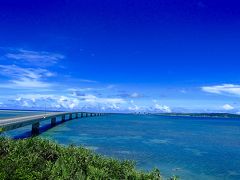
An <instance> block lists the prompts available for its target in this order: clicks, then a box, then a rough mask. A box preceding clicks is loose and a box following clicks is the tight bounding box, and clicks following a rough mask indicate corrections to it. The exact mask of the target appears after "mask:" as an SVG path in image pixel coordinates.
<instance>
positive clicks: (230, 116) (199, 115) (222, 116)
mask: <svg viewBox="0 0 240 180" xmlns="http://www.w3.org/2000/svg"><path fill="white" fill-rule="evenodd" d="M156 115H161V116H185V117H186V116H189V117H211V118H240V115H238V114H230V113H157V114H156Z"/></svg>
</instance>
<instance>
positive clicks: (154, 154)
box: [0, 111, 240, 180]
mask: <svg viewBox="0 0 240 180" xmlns="http://www.w3.org/2000/svg"><path fill="white" fill-rule="evenodd" d="M16 113H17V112H14V113H13V114H14V115H13V116H16ZM25 113H26V112H25ZM30 113H31V112H30ZM20 115H23V114H21V113H20ZM0 116H1V117H6V114H5V115H4V111H0ZM7 116H8V117H10V116H11V115H10V114H9V112H8V115H7ZM59 120H60V119H59ZM0 121H1V119H0ZM49 123H50V122H49V121H46V122H45V123H43V125H42V129H41V131H42V133H41V134H40V137H42V138H47V139H51V140H53V141H56V142H58V143H61V144H64V145H69V144H74V145H78V146H84V147H87V148H89V149H92V150H93V151H95V152H97V153H100V154H103V155H106V156H110V157H114V158H118V159H129V160H134V161H136V165H137V168H138V169H141V170H145V171H147V170H151V169H152V168H155V167H157V168H159V169H160V171H161V173H162V175H163V176H164V177H170V176H171V175H178V176H180V178H181V179H184V180H219V179H224V180H238V179H240V119H224V118H199V117H196V118H195V117H173V116H157V115H106V116H101V117H88V118H80V119H75V120H72V121H68V122H65V123H63V124H58V125H57V126H56V127H54V128H51V129H49V128H50V126H49ZM30 130H31V126H28V127H24V128H19V129H17V130H13V131H9V132H7V133H4V135H5V136H11V137H14V138H23V137H27V136H29V135H30Z"/></svg>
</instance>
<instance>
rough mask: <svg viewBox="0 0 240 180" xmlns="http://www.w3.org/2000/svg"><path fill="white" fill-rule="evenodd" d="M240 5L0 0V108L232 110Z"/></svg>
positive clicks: (239, 88)
mask: <svg viewBox="0 0 240 180" xmlns="http://www.w3.org/2000/svg"><path fill="white" fill-rule="evenodd" d="M239 5H240V2H238V1H235V0H234V1H233V0H230V1H225V0H212V1H207V0H184V1H183V0H148V1H146V0H128V1H127V0H118V1H112V0H102V1H97V0H89V1H80V0H76V1H70V0H64V1H63V0H62V1H45V0H41V1H40V0H36V1H34V2H32V1H30V0H22V1H17V0H15V1H14V0H2V1H0V12H1V13H0V26H1V28H0V37H1V38H0V108H24V109H43V108H44V107H45V106H46V107H47V108H48V109H51V110H73V109H74V110H91V111H115V112H129V111H130V112H132V111H133V112H134V111H150V112H231V113H238V112H240V102H239V99H240V80H239V77H240V76H239V75H240V73H239V65H240V50H239V42H240V33H239V30H240V11H239V8H238V7H239Z"/></svg>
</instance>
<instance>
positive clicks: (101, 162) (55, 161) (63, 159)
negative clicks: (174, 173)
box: [0, 137, 176, 180]
mask: <svg viewBox="0 0 240 180" xmlns="http://www.w3.org/2000/svg"><path fill="white" fill-rule="evenodd" d="M175 178H176V177H172V178H170V179H175ZM0 179H11V180H14V179H24V180H25V179H59V180H60V179H66V180H68V179H73V180H74V179H80V180H81V179H87V180H88V179H89V180H90V179H133V180H134V179H142V180H144V179H155V180H160V179H162V178H161V176H160V172H159V170H158V169H155V170H153V171H152V172H148V173H146V172H140V171H137V170H136V169H135V168H134V163H133V162H131V161H119V160H114V159H112V158H106V157H103V156H101V155H97V154H95V153H93V152H91V151H90V150H87V149H85V148H82V147H75V146H69V147H65V146H61V145H58V144H56V143H53V142H51V141H48V140H44V139H40V138H36V137H35V138H29V139H24V140H11V139H7V138H4V137H0Z"/></svg>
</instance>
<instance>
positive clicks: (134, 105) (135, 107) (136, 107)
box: [128, 100, 141, 111]
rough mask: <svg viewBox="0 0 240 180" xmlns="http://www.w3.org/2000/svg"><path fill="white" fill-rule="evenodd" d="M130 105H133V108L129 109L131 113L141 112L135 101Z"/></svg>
mask: <svg viewBox="0 0 240 180" xmlns="http://www.w3.org/2000/svg"><path fill="white" fill-rule="evenodd" d="M130 103H131V106H130V107H128V110H129V111H140V110H141V108H140V107H139V106H138V105H136V104H135V102H134V101H133V100H131V101H130Z"/></svg>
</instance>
